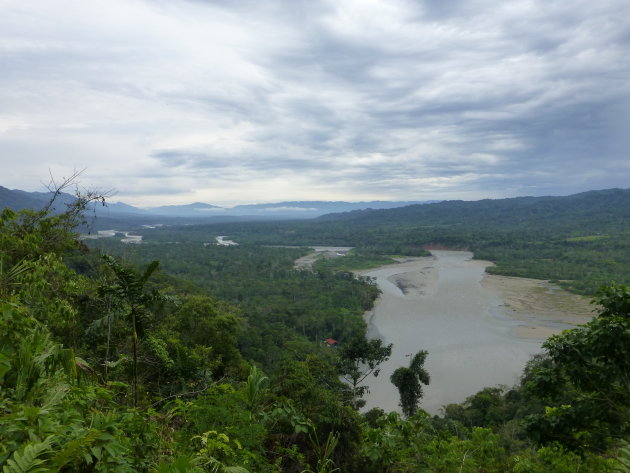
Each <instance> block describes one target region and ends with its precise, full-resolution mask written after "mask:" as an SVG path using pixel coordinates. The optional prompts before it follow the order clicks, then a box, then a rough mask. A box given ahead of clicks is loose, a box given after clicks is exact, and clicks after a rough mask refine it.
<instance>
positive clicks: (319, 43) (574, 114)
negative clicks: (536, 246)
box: [0, 0, 630, 205]
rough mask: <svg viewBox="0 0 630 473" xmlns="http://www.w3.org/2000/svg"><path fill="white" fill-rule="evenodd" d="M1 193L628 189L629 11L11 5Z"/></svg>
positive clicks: (321, 195)
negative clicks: (53, 180)
mask: <svg viewBox="0 0 630 473" xmlns="http://www.w3.org/2000/svg"><path fill="white" fill-rule="evenodd" d="M0 5H1V8H2V12H3V14H2V15H1V16H0V68H1V70H2V74H0V162H1V164H2V169H3V173H2V174H3V179H2V182H0V185H4V186H7V187H12V188H14V187H18V188H24V189H28V190H41V188H40V187H41V186H40V185H39V182H40V180H42V179H45V178H46V176H47V175H48V172H49V170H50V171H51V172H52V173H54V174H55V175H57V176H59V175H64V174H65V175H67V174H70V173H71V171H72V170H73V169H82V168H84V167H87V169H88V170H87V172H86V173H85V174H84V177H83V179H84V181H85V182H84V184H86V185H98V186H102V187H106V188H112V187H114V188H117V189H118V190H119V193H120V198H121V199H122V200H125V201H127V202H130V203H132V204H135V205H159V204H167V203H185V202H192V201H205V202H210V201H211V202H217V203H226V204H234V203H245V202H256V201H258V202H260V201H280V200H374V199H391V200H427V199H452V198H465V199H476V198H483V197H505V196H514V195H525V194H528V195H542V194H556V195H557V194H569V193H573V192H579V191H582V190H586V189H594V188H608V187H626V186H627V182H629V181H630V159H629V158H630V156H629V153H628V149H630V146H629V145H630V138H628V133H627V123H628V119H629V118H630V79H629V78H630V62H628V60H627V58H628V56H629V53H630V47H629V45H630V26H629V25H630V24H629V23H628V21H627V18H629V17H630V4H629V3H628V2H627V1H626V0H602V1H600V2H587V1H575V2H571V4H567V3H563V2H545V1H542V0H531V1H524V0H523V1H522V0H516V1H511V2H500V1H498V0H485V1H483V0H480V1H459V0H448V1H444V0H442V1H424V2H420V1H387V2H385V1H382V2H379V1H365V0H362V1H358V0H357V1H350V0H344V1H334V2H333V1H279V0H271V1H266V2H253V1H246V0H243V1H230V2H224V1H218V0H217V1H202V0H199V1H192V0H191V1H185V0H169V1H157V2H156V1H142V0H135V1H129V0H107V1H98V0H96V1H92V2H84V1H79V0H74V1H72V0H45V1H44V0H40V1H31V2H21V1H18V0H4V1H1V2H0Z"/></svg>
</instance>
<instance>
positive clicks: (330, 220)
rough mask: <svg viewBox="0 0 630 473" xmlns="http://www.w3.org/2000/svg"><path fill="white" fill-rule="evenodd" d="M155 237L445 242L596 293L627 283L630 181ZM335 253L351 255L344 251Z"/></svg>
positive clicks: (370, 246) (402, 249)
mask: <svg viewBox="0 0 630 473" xmlns="http://www.w3.org/2000/svg"><path fill="white" fill-rule="evenodd" d="M142 233H143V235H145V238H146V239H147V240H149V241H160V242H166V241H196V242H203V241H206V242H207V241H212V239H213V238H214V236H215V235H229V236H230V238H232V239H234V240H235V241H237V242H239V243H248V244H255V245H298V246H310V245H337V246H353V247H357V250H358V252H360V253H361V255H363V256H364V259H367V260H376V261H377V262H378V257H379V256H380V257H382V256H386V255H425V254H427V253H426V250H425V248H426V247H430V246H432V245H440V246H445V247H450V248H456V249H468V250H471V251H473V252H474V254H475V258H478V259H486V260H490V261H492V262H494V263H495V264H496V266H494V267H492V268H489V269H488V271H489V272H493V273H496V274H504V275H512V276H521V277H532V278H538V279H550V280H557V281H559V283H560V284H561V285H563V286H564V287H565V288H567V289H569V290H571V291H573V292H577V293H580V294H587V295H593V294H594V293H595V291H596V290H597V288H598V287H599V286H601V285H602V284H607V283H608V282H610V281H611V280H612V281H616V282H618V283H623V284H630V252H629V251H628V248H630V189H610V190H604V191H591V192H585V193H582V194H576V195H572V196H567V197H520V198H511V199H499V200H481V201H476V202H464V201H448V202H440V203H433V204H424V205H411V206H407V207H401V208H396V209H387V210H362V211H353V212H348V213H343V214H333V215H327V216H323V217H320V218H318V219H314V220H304V221H287V222H267V223H262V222H259V223H255V224H254V223H233V224H215V225H191V226H186V227H183V228H181V227H177V228H175V227H166V228H160V229H153V230H143V232H142ZM336 263H338V264H340V265H344V264H345V263H344V262H343V261H337V262H336Z"/></svg>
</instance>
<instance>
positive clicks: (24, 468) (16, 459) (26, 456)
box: [2, 436, 52, 473]
mask: <svg viewBox="0 0 630 473" xmlns="http://www.w3.org/2000/svg"><path fill="white" fill-rule="evenodd" d="M51 443H52V436H51V437H47V438H46V439H44V440H43V441H41V442H31V443H28V444H26V445H24V446H23V447H22V448H20V449H19V450H16V451H15V452H13V455H12V456H11V458H9V459H8V460H7V464H6V465H4V467H3V468H2V473H48V472H50V471H52V470H51V469H50V468H47V467H45V466H43V465H44V463H45V460H44V459H42V458H40V457H42V456H43V455H45V454H47V453H49V452H50V445H51Z"/></svg>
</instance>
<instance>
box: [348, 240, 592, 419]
mask: <svg viewBox="0 0 630 473" xmlns="http://www.w3.org/2000/svg"><path fill="white" fill-rule="evenodd" d="M490 264H491V263H489V262H486V261H477V260H472V253H469V252H463V251H441V250H440V251H437V250H436V251H433V256H432V257H427V258H406V259H404V260H401V262H400V263H399V264H396V265H389V266H385V267H382V268H378V269H375V270H368V271H361V272H358V274H361V275H364V276H370V277H374V278H376V281H377V284H378V285H379V287H380V288H381V291H382V294H381V297H380V298H379V300H378V302H377V304H376V306H375V308H374V310H373V311H371V312H370V313H367V314H366V320H367V321H368V335H369V336H371V337H380V338H382V339H383V340H384V341H385V342H386V343H393V344H394V350H393V352H392V357H391V358H390V360H389V361H388V362H386V363H385V364H384V365H383V367H382V372H381V375H380V376H379V377H378V378H372V379H371V380H370V391H371V392H370V394H369V395H368V396H366V400H367V407H368V408H370V407H376V406H378V407H382V408H384V409H386V410H394V409H397V404H398V394H397V392H396V391H395V388H394V387H393V386H392V385H391V383H390V382H389V376H390V374H391V372H393V370H394V369H396V368H397V367H398V366H401V365H406V364H408V362H409V356H408V355H410V354H412V353H415V352H417V351H418V350H420V349H426V350H428V351H429V357H428V359H427V363H426V366H427V368H428V370H429V372H430V374H431V378H432V381H431V385H430V386H428V387H427V388H426V390H425V397H424V400H423V403H422V407H423V408H424V409H426V410H427V411H429V412H431V413H437V412H439V409H440V408H441V407H442V406H443V405H445V404H447V403H451V402H461V401H463V400H464V399H465V398H466V397H467V396H469V395H471V394H474V393H475V392H476V391H478V390H479V389H481V388H483V387H486V386H494V385H497V384H506V385H512V384H514V383H515V382H516V381H517V380H518V377H519V376H520V373H521V371H522V369H523V367H524V366H525V364H526V363H527V361H528V360H529V358H530V357H531V356H532V355H533V354H535V353H538V352H539V351H540V345H541V343H542V341H544V340H545V339H546V338H547V337H548V336H550V335H552V334H554V333H559V332H561V331H562V330H564V329H565V328H569V327H570V326H573V325H575V324H578V323H583V322H586V321H587V320H588V319H589V318H590V316H591V310H592V307H591V306H590V304H588V301H587V300H586V299H585V298H580V297H579V296H574V295H572V294H568V293H566V292H565V291H562V290H560V289H559V288H554V287H553V286H552V285H549V284H548V283H546V282H545V281H538V280H533V279H522V278H510V277H503V276H494V275H487V274H486V273H485V268H486V267H487V266H489V265H490Z"/></svg>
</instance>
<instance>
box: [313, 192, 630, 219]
mask: <svg viewBox="0 0 630 473" xmlns="http://www.w3.org/2000/svg"><path fill="white" fill-rule="evenodd" d="M567 217H570V218H571V219H574V220H579V219H585V220H588V221H589V222H591V223H593V222H597V221H598V220H602V221H606V223H607V224H610V223H611V221H614V220H615V219H616V220H618V222H619V224H626V225H627V224H628V222H629V221H630V189H604V190H594V191H587V192H582V193H579V194H573V195H569V196H544V197H512V198H506V199H484V200H477V201H462V200H449V201H443V202H438V203H434V204H432V205H410V206H407V207H401V208H392V209H383V210H371V209H368V210H356V211H353V212H349V213H333V214H328V215H324V216H321V217H319V218H318V220H319V221H346V222H349V223H353V224H357V225H368V226H369V225H384V224H387V225H407V224H422V225H466V224H475V225H479V224H483V223H488V224H492V225H496V224H499V225H501V226H505V225H510V226H519V225H524V226H528V225H532V224H535V225H542V224H544V223H545V222H549V223H550V224H552V223H553V224H557V223H558V222H559V221H560V220H563V219H566V218H567Z"/></svg>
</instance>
